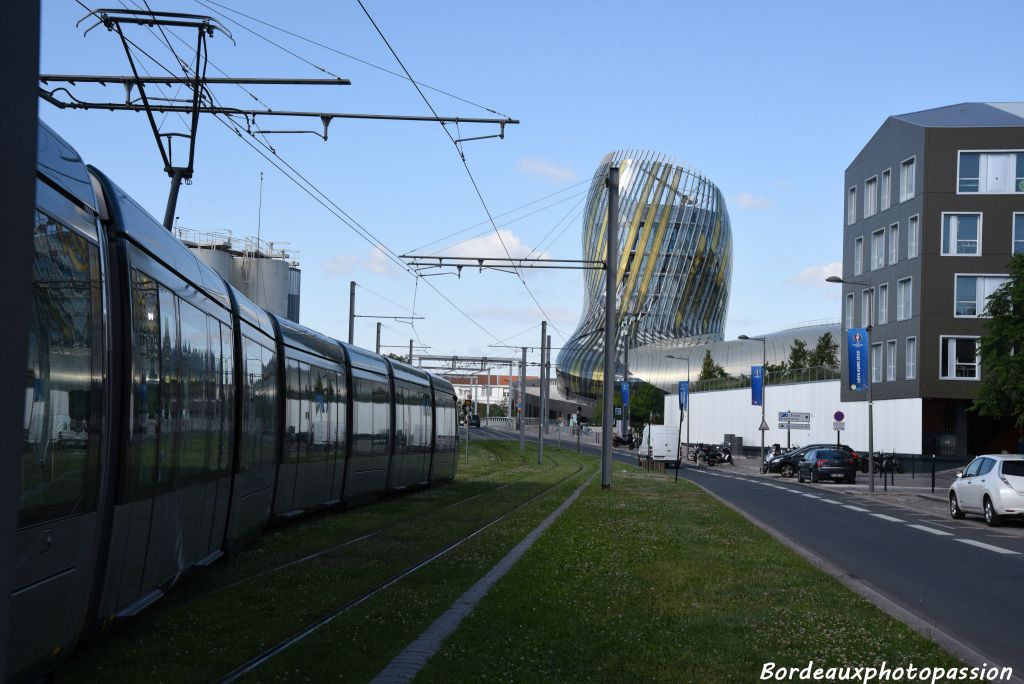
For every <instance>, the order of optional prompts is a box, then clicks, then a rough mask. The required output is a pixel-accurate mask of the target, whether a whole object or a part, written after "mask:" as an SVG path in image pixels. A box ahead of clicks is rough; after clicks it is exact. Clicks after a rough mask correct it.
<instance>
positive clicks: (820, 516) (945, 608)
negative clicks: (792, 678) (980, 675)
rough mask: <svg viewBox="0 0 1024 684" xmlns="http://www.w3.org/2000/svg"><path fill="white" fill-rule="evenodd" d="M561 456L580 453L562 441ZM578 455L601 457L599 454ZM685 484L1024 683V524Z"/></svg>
mask: <svg viewBox="0 0 1024 684" xmlns="http://www.w3.org/2000/svg"><path fill="white" fill-rule="evenodd" d="M478 435H479V437H481V438H486V439H510V440H518V439H519V436H518V434H512V435H510V434H509V433H507V432H503V431H500V430H492V429H489V428H481V429H479V430H478V429H474V430H473V437H477V436H478ZM536 438H537V436H536V432H534V434H533V435H532V436H531V435H530V433H529V432H527V435H526V439H527V452H528V453H529V454H536V449H537V447H536ZM547 443H552V442H550V441H549V442H547ZM562 446H566V447H569V448H571V447H573V446H575V444H573V443H568V442H567V441H566V440H563V442H562ZM581 451H583V452H584V453H587V454H590V455H592V456H600V454H601V450H600V447H596V446H588V445H583V446H582V447H581ZM612 453H613V459H614V460H616V461H620V462H623V463H631V464H636V458H637V457H636V452H631V451H627V450H624V449H613V452H612ZM737 470H738V469H737ZM669 472H670V473H671V471H669ZM670 476H671V475H670ZM679 477H680V478H686V479H689V480H691V481H693V482H695V483H698V484H700V485H702V486H704V487H706V488H707V489H708V490H709V491H711V492H713V493H714V494H716V495H717V496H719V497H721V498H722V499H723V500H725V501H727V502H729V503H730V504H731V505H733V506H735V507H736V508H738V509H740V510H742V511H743V512H744V513H746V514H748V515H750V516H751V517H753V518H755V519H757V520H759V521H761V522H762V523H763V524H765V525H767V526H768V527H770V528H772V529H774V530H775V531H777V532H778V533H780V534H782V535H783V536H785V537H787V538H788V539H790V540H792V541H794V542H795V543H797V544H799V545H800V546H802V547H804V548H805V549H807V550H808V551H810V552H812V553H814V554H816V555H817V556H819V557H820V558H823V559H825V560H827V561H829V562H830V563H832V564H833V565H834V566H836V567H837V568H838V569H839V570H840V571H842V572H843V573H845V574H846V575H848V576H850V577H852V578H855V579H857V580H858V581H859V582H861V583H862V584H863V585H865V586H867V587H868V588H870V589H872V590H874V591H875V592H877V593H878V594H880V595H882V596H883V597H885V598H887V599H889V600H890V601H892V602H893V603H895V604H897V605H899V606H901V607H902V608H904V609H906V610H907V611H909V612H910V613H912V614H914V615H915V616H917V617H918V618H919V619H921V620H923V621H925V622H926V623H928V624H930V625H931V626H933V627H934V628H937V629H939V630H942V631H943V632H945V633H946V634H947V635H949V636H950V637H952V638H953V639H954V640H956V641H958V642H959V643H961V644H963V645H965V646H966V647H968V648H969V649H972V650H973V651H975V652H977V653H978V654H980V655H982V656H983V657H985V658H986V660H987V662H988V664H989V665H995V666H998V667H1005V666H1009V667H1012V668H1013V669H1014V672H1015V673H1024V648H1021V627H1022V626H1024V534H1022V532H1024V524H1022V523H1020V522H1010V523H1008V524H1007V527H1006V528H988V527H986V526H985V525H984V523H983V522H982V521H981V520H980V518H978V517H977V516H968V518H967V519H966V520H962V521H958V520H952V519H951V518H950V517H949V514H948V513H947V512H946V510H945V506H944V505H943V504H937V505H935V506H927V505H926V506H922V507H920V508H917V509H915V508H907V507H906V506H898V505H894V504H892V503H890V502H889V501H888V500H886V498H885V497H870V496H851V493H850V492H849V491H842V490H840V489H838V488H835V487H833V486H832V485H830V484H828V483H825V484H817V485H811V484H809V483H806V484H799V483H797V482H796V481H795V479H794V480H783V479H781V478H779V477H777V476H764V475H751V474H749V473H737V472H736V471H735V470H732V469H731V468H728V467H718V468H702V469H700V470H698V469H696V468H694V467H692V466H684V467H683V468H682V469H681V470H680V472H679ZM830 490H831V491H830ZM768 571H770V569H767V568H766V572H768ZM799 598H800V599H801V600H803V599H806V598H808V597H799ZM797 599H798V597H795V596H794V600H797ZM811 600H813V597H811ZM973 664H974V663H972V665H973ZM978 665H980V663H978ZM1018 676H1019V675H1018Z"/></svg>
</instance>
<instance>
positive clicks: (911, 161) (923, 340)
mask: <svg viewBox="0 0 1024 684" xmlns="http://www.w3.org/2000/svg"><path fill="white" fill-rule="evenodd" d="M844 194H845V200H846V203H845V213H844V216H843V218H844V221H843V223H844V226H845V229H844V231H843V279H844V280H847V281H857V282H858V283H862V284H856V285H855V284H852V283H847V284H845V285H843V305H842V315H843V319H842V324H843V328H844V329H846V328H851V327H866V325H867V324H868V323H869V321H868V309H869V297H870V294H871V292H872V291H873V292H875V293H876V294H877V306H876V307H874V308H875V320H874V322H873V323H874V328H873V331H872V334H871V351H870V355H869V357H870V364H869V366H870V373H871V381H872V385H873V390H872V391H873V395H874V396H873V398H874V399H875V400H876V401H878V400H882V401H886V400H907V401H911V402H919V403H920V409H919V410H920V415H921V424H920V425H919V426H918V425H906V426H905V427H904V429H906V430H920V432H921V445H922V447H921V448H922V450H923V451H924V452H925V453H939V454H943V455H949V456H952V455H956V456H959V457H961V458H964V457H966V456H967V455H969V454H978V453H987V452H998V451H1000V450H1001V449H1007V450H1010V451H1016V450H1017V448H1018V445H1017V434H1016V431H1015V430H1014V429H1013V428H1012V425H1011V424H1010V423H1011V421H995V420H992V419H989V418H984V417H981V416H978V415H976V414H973V413H969V412H968V411H967V409H968V408H969V407H970V405H971V402H972V400H973V399H974V397H975V395H976V393H977V388H978V381H979V380H981V378H982V376H983V374H984V372H985V369H984V367H983V366H981V365H980V364H979V360H978V355H977V345H978V339H979V337H981V336H982V335H983V334H984V331H985V319H984V310H985V305H986V301H987V298H988V296H989V295H990V294H992V292H993V291H994V290H995V289H996V288H998V287H999V285H1001V284H1002V283H1003V281H1004V280H1005V279H1006V277H1007V265H1008V262H1009V259H1010V257H1011V255H1012V254H1013V253H1015V252H1022V251H1024V103H981V102H968V103H963V104H957V105H951V106H948V107H940V108H937V109H929V110H925V111H921V112H913V113H910V114H901V115H898V116H891V117H889V118H888V119H887V120H886V121H885V123H883V124H882V126H881V128H879V129H878V131H877V132H876V133H875V134H874V136H872V138H871V139H870V140H869V141H868V143H867V144H866V145H865V146H864V149H863V150H861V152H860V153H859V154H858V155H857V156H856V158H855V159H854V160H853V162H852V163H851V164H850V166H849V167H848V168H847V169H846V182H845V190H844ZM843 342H844V345H845V340H844V341H843ZM842 364H843V374H844V375H843V377H846V373H847V360H846V355H845V354H843V359H842ZM864 394H865V393H864V392H853V391H851V390H850V389H849V387H848V386H847V384H846V383H843V389H842V395H841V396H842V399H843V401H862V400H864V399H865V396H864ZM876 411H877V409H876Z"/></svg>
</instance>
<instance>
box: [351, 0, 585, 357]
mask: <svg viewBox="0 0 1024 684" xmlns="http://www.w3.org/2000/svg"><path fill="white" fill-rule="evenodd" d="M356 2H357V3H359V7H360V8H362V10H363V13H364V14H365V15H366V18H367V19H369V20H370V23H371V24H372V25H373V28H374V29H375V30H376V31H377V34H378V35H379V36H380V38H381V40H383V41H384V45H386V46H387V48H388V50H389V51H390V52H391V55H392V56H393V57H394V58H395V61H396V62H398V66H400V67H402V71H403V72H405V75H406V76H407V77H408V78H409V82H410V83H412V85H413V87H414V88H416V92H417V93H419V95H420V98H421V99H422V100H423V102H424V104H426V105H427V108H428V109H429V110H430V112H431V113H432V114H433V115H434V117H435V118H439V117H438V114H437V111H436V110H435V109H434V106H433V105H432V104H431V103H430V100H429V99H428V98H427V96H426V95H425V94H424V93H423V90H422V89H421V88H420V86H419V84H417V82H416V80H415V79H414V78H413V77H412V74H410V73H409V70H408V69H407V68H406V66H405V64H404V63H403V62H402V60H401V58H399V56H398V53H397V52H395V49H394V48H393V47H392V46H391V43H390V42H389V41H388V39H387V36H385V35H384V32H383V31H381V29H380V27H379V26H378V25H377V22H376V21H374V19H373V16H371V15H370V12H369V10H367V9H366V5H364V4H363V0H356ZM440 123H441V129H442V130H443V131H444V133H445V135H447V136H448V138H449V140H451V141H452V145H454V147H455V150H456V152H458V154H459V159H460V160H461V161H462V167H463V168H464V169H465V171H466V175H467V176H469V181H470V183H472V185H473V190H474V191H475V192H476V196H477V198H478V199H479V200H480V205H481V206H482V207H483V208H484V212H485V213H486V214H487V220H488V221H489V222H490V224H491V226H492V227H493V228H494V234H495V235H497V236H498V242H500V243H501V248H502V249H503V250H504V251H505V256H507V257H508V258H509V259H510V260H511V259H512V254H511V253H510V252H509V251H508V246H507V245H506V244H505V240H504V238H502V237H501V231H499V230H498V225H497V224H496V223H495V221H494V216H493V215H492V214H491V210H490V207H488V206H487V201H486V200H484V196H483V193H481V192H480V186H479V185H478V184H477V182H476V178H475V177H474V176H473V172H472V170H470V168H469V163H468V162H467V161H466V154H465V152H463V150H462V148H461V147H459V142H458V141H457V140H456V139H455V138H454V137H452V133H451V131H449V130H448V127H447V126H445V124H444V122H440ZM513 270H514V271H515V273H516V276H518V278H519V282H521V283H522V284H523V287H524V288H525V289H526V293H527V294H528V295H530V299H532V300H533V303H534V304H536V305H537V308H538V309H539V310H540V312H541V313H542V314H543V315H544V318H545V320H548V321H550V320H551V317H550V316H548V314H547V312H546V311H544V307H543V306H541V303H540V302H539V301H537V297H536V296H535V295H534V294H533V291H532V290H531V289H530V286H529V285H527V284H526V279H525V278H524V277H523V274H522V273H521V272H520V270H519V269H518V268H516V267H515V266H514V265H513ZM551 327H552V329H554V330H555V332H556V333H558V335H559V336H560V337H561V338H562V339H563V340H565V339H566V337H565V335H564V334H562V331H561V330H559V329H558V327H557V326H555V324H554V323H553V322H552V324H551Z"/></svg>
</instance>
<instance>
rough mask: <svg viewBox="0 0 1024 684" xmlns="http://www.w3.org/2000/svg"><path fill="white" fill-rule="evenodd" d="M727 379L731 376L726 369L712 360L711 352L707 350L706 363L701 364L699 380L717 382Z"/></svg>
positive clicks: (705, 354)
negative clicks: (718, 379)
mask: <svg viewBox="0 0 1024 684" xmlns="http://www.w3.org/2000/svg"><path fill="white" fill-rule="evenodd" d="M727 377H729V374H728V373H726V372H725V369H724V368H722V367H721V366H720V365H719V364H717V363H715V360H714V359H713V358H711V350H710V349H705V350H704V361H703V362H701V364H700V376H698V377H697V380H698V381H700V380H715V379H716V378H727Z"/></svg>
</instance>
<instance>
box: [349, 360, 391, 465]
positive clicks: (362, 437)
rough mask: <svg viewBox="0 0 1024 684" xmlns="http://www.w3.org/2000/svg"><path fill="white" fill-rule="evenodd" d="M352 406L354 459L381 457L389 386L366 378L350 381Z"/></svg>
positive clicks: (384, 449)
mask: <svg viewBox="0 0 1024 684" xmlns="http://www.w3.org/2000/svg"><path fill="white" fill-rule="evenodd" d="M352 384H353V390H354V394H355V397H354V399H353V401H355V406H354V409H353V411H352V415H353V425H352V430H353V432H354V436H353V440H352V441H353V445H354V451H355V454H356V455H360V456H369V455H383V454H386V453H387V448H388V413H389V412H390V397H389V396H388V394H389V393H388V386H387V385H385V384H384V383H382V382H374V381H373V380H368V379H366V378H353V383H352Z"/></svg>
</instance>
